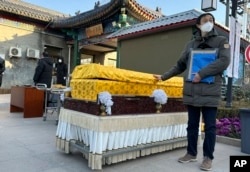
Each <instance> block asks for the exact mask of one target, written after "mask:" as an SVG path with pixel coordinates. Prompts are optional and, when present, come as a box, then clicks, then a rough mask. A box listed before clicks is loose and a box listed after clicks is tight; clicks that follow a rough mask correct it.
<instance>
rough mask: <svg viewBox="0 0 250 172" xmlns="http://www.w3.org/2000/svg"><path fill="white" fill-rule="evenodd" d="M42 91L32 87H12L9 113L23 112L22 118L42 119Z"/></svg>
mask: <svg viewBox="0 0 250 172" xmlns="http://www.w3.org/2000/svg"><path fill="white" fill-rule="evenodd" d="M43 106H44V91H43V90H38V89H36V88H34V87H25V86H12V87H11V100H10V112H23V117H24V118H33V117H42V116H43V111H44V110H43Z"/></svg>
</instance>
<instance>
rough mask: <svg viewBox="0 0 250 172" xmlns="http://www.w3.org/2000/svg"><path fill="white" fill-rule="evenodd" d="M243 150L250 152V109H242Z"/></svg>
mask: <svg viewBox="0 0 250 172" xmlns="http://www.w3.org/2000/svg"><path fill="white" fill-rule="evenodd" d="M240 125H241V152H243V153H247V154H250V109H247V108H242V109H240Z"/></svg>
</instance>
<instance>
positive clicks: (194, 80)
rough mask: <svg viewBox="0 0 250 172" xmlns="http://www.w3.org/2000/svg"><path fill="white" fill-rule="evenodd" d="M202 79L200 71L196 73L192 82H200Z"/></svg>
mask: <svg viewBox="0 0 250 172" xmlns="http://www.w3.org/2000/svg"><path fill="white" fill-rule="evenodd" d="M200 81H201V77H200V75H199V73H196V74H195V75H194V79H193V81H192V82H194V83H199V82H200Z"/></svg>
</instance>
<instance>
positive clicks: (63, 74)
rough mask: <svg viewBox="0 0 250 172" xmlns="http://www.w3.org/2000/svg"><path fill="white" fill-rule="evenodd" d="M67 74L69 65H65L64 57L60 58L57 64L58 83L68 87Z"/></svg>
mask: <svg viewBox="0 0 250 172" xmlns="http://www.w3.org/2000/svg"><path fill="white" fill-rule="evenodd" d="M67 74H68V67H67V64H65V63H64V60H63V57H59V58H58V60H57V64H56V83H57V84H62V85H64V86H66V78H67Z"/></svg>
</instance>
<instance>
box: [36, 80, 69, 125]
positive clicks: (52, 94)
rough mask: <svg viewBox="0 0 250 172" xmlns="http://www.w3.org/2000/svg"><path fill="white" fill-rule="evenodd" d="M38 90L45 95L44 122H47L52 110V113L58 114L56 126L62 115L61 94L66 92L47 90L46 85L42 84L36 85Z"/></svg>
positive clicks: (54, 89)
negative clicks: (42, 91)
mask: <svg viewBox="0 0 250 172" xmlns="http://www.w3.org/2000/svg"><path fill="white" fill-rule="evenodd" d="M36 88H37V89H39V90H44V93H45V100H44V113H43V121H46V119H47V114H48V111H49V110H51V111H52V113H53V112H54V111H56V112H57V118H56V124H57V123H58V118H59V114H60V108H61V106H62V103H61V98H60V96H61V94H64V90H63V89H58V88H47V85H46V84H40V83H38V84H37V85H36Z"/></svg>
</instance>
